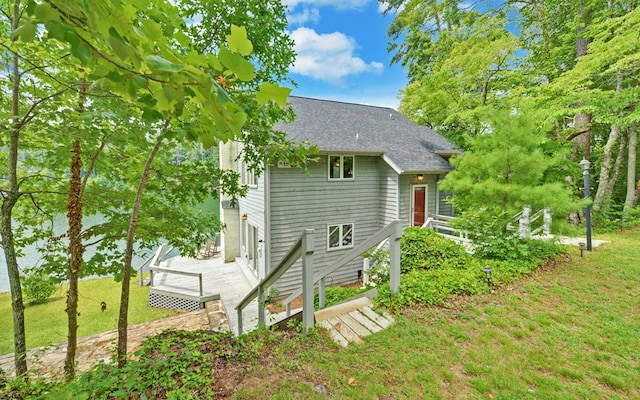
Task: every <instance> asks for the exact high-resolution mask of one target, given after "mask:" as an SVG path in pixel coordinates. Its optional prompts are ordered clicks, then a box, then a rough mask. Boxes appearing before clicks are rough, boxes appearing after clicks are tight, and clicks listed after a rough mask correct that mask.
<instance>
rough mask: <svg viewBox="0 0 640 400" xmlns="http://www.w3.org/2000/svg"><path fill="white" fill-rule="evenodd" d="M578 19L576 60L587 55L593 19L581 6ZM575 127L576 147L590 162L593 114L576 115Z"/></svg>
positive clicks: (587, 10) (574, 119) (588, 11)
mask: <svg viewBox="0 0 640 400" xmlns="http://www.w3.org/2000/svg"><path fill="white" fill-rule="evenodd" d="M578 18H579V19H580V21H581V24H579V25H578V30H577V39H576V59H578V58H580V57H582V56H584V55H586V54H587V48H588V46H589V42H590V39H589V38H588V37H584V35H586V27H587V25H588V23H589V20H590V18H591V12H590V10H589V9H588V8H586V7H585V6H584V5H580V7H578ZM578 106H580V104H579V105H578ZM573 127H574V129H575V131H576V133H577V135H576V136H575V142H574V143H575V146H576V147H577V148H578V149H579V150H580V151H581V152H582V156H583V157H584V158H586V159H587V160H589V159H590V158H591V114H586V113H578V114H576V115H575V117H574V118H573Z"/></svg>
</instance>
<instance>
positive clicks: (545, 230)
mask: <svg viewBox="0 0 640 400" xmlns="http://www.w3.org/2000/svg"><path fill="white" fill-rule="evenodd" d="M551 218H552V217H551V208H549V207H545V208H544V214H543V219H542V221H543V222H542V234H543V235H551Z"/></svg>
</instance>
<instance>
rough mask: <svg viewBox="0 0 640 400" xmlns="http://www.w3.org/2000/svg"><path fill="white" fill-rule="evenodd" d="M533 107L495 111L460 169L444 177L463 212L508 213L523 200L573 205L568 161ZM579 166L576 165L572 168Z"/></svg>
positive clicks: (561, 208)
mask: <svg viewBox="0 0 640 400" xmlns="http://www.w3.org/2000/svg"><path fill="white" fill-rule="evenodd" d="M536 117H537V115H536V113H535V112H533V111H532V110H528V109H518V112H517V113H516V112H514V111H513V110H511V109H509V110H491V115H488V116H486V117H485V120H486V121H491V122H490V124H489V125H488V127H487V132H486V133H484V134H482V135H479V136H477V137H475V138H473V139H471V140H470V148H469V150H468V151H466V152H465V154H464V155H462V156H456V157H453V158H452V160H451V163H452V164H453V166H454V167H455V168H456V169H455V170H454V171H452V172H450V173H449V174H447V176H446V177H445V179H444V181H442V185H441V188H442V190H446V191H450V192H453V193H454V194H455V197H454V204H455V205H456V207H457V208H458V209H460V210H461V211H463V212H465V211H474V212H478V211H481V212H482V213H484V214H486V215H487V216H490V217H500V216H505V217H506V218H509V217H511V216H513V215H514V214H516V213H517V212H519V211H520V210H522V207H523V206H525V205H530V206H532V207H533V208H534V209H541V208H543V207H551V208H552V209H553V211H554V213H556V214H558V215H562V213H564V212H567V211H568V210H570V209H572V207H574V206H575V205H574V204H573V202H572V197H571V188H568V187H567V185H566V183H563V175H564V174H563V171H564V170H565V169H567V168H569V166H568V165H567V164H566V161H565V160H564V158H563V157H561V155H562V154H563V151H562V149H561V148H557V147H558V145H557V144H556V143H554V142H553V141H551V140H549V139H548V138H547V129H545V126H544V124H541V123H540V121H541V119H538V118H536ZM573 169H574V170H577V166H576V167H574V168H573Z"/></svg>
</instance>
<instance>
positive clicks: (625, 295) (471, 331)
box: [237, 228, 640, 399]
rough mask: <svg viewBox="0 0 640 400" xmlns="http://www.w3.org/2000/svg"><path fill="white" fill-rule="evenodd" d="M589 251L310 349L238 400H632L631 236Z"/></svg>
mask: <svg viewBox="0 0 640 400" xmlns="http://www.w3.org/2000/svg"><path fill="white" fill-rule="evenodd" d="M598 239H605V240H610V241H611V242H610V243H608V244H605V245H603V246H601V247H598V248H595V249H594V251H593V252H592V253H588V254H586V255H585V257H584V258H580V256H579V253H578V252H577V251H576V250H575V249H572V250H570V253H569V256H568V257H567V259H566V260H564V261H562V262H560V263H558V264H557V265H552V266H547V267H545V268H542V269H540V270H538V271H536V272H534V273H533V274H532V275H530V276H528V277H526V278H523V279H520V280H518V281H517V282H515V283H512V284H510V285H508V286H506V287H499V288H497V290H495V291H494V293H490V294H485V295H478V296H472V297H468V298H459V299H456V300H455V301H453V302H450V303H449V304H448V305H447V306H445V307H429V308H417V309H409V310H405V311H404V312H403V313H402V314H401V315H399V316H398V322H397V324H396V325H394V326H392V327H391V328H389V329H387V330H385V331H383V332H381V333H378V334H376V335H372V336H369V337H367V338H366V339H365V344H363V345H359V346H358V345H351V346H350V347H349V348H347V349H346V350H342V349H339V348H337V347H335V346H333V345H332V344H330V343H328V344H327V343H326V342H325V340H327V339H326V337H323V335H320V336H321V338H319V339H310V340H319V341H320V342H322V343H323V344H322V345H314V346H309V347H308V348H307V349H305V351H303V352H300V351H299V349H295V348H292V349H291V350H290V352H289V355H288V357H286V363H285V362H284V361H283V362H282V363H281V364H280V366H276V367H274V368H272V369H271V370H270V371H269V372H267V371H264V370H261V371H260V375H261V376H262V378H261V380H263V381H265V380H266V381H269V384H268V385H262V386H260V387H256V386H255V385H253V386H252V385H242V386H241V387H240V388H239V389H238V391H237V398H265V397H270V398H275V399H290V398H297V396H296V395H295V394H296V393H297V394H302V393H303V394H304V396H303V397H304V398H310V399H313V398H318V399H320V398H326V396H325V395H323V394H320V393H318V392H316V391H315V390H312V389H311V388H313V387H314V385H317V384H319V383H320V384H322V385H324V386H325V387H326V388H327V390H328V392H329V394H330V396H329V397H331V398H337V399H341V398H349V399H373V398H400V399H413V398H429V399H478V398H488V399H541V398H544V399H574V398H609V399H627V398H640V365H639V360H640V335H639V334H638V333H639V332H640V319H639V318H638V310H640V300H639V297H638V293H640V263H639V262H638V261H639V260H640V248H639V247H638V245H637V244H638V243H639V242H640V229H638V228H635V229H631V230H625V231H624V232H618V233H613V234H607V235H602V236H599V237H598ZM287 365H297V366H298V367H297V369H296V370H295V371H294V372H287ZM256 368H262V367H258V366H256ZM350 378H354V379H355V384H353V385H350V384H349V379H350ZM352 383H354V382H352Z"/></svg>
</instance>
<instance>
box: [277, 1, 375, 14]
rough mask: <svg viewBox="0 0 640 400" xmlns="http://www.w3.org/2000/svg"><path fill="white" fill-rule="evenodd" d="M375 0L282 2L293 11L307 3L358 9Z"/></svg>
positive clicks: (339, 8)
mask: <svg viewBox="0 0 640 400" xmlns="http://www.w3.org/2000/svg"><path fill="white" fill-rule="evenodd" d="M372 1H373V0H283V1H282V4H284V5H285V6H287V7H289V11H293V9H294V8H296V7H297V6H298V5H306V6H310V7H314V8H318V7H334V8H335V9H338V10H358V9H361V8H364V7H365V6H366V5H367V4H369V3H371V2H372Z"/></svg>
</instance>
